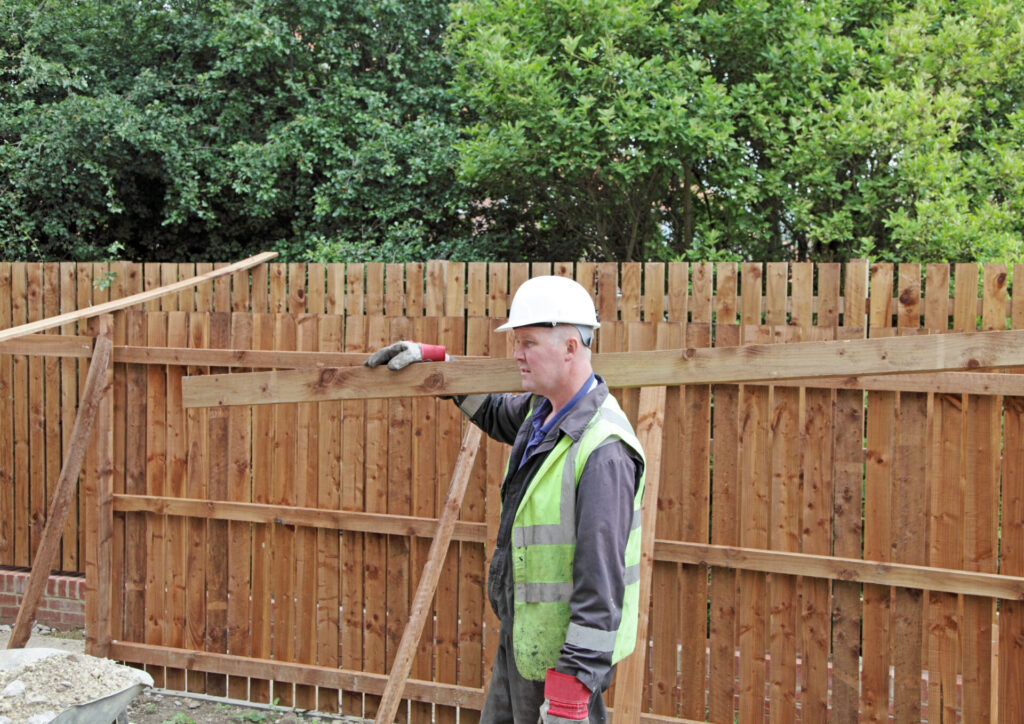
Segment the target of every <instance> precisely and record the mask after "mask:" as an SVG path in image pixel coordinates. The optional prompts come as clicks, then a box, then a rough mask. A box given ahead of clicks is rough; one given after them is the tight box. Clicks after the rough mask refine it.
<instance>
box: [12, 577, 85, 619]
mask: <svg viewBox="0 0 1024 724" xmlns="http://www.w3.org/2000/svg"><path fill="white" fill-rule="evenodd" d="M26 585H28V572H27V571H5V570H0V623H10V624H13V623H14V621H15V619H16V618H17V617H18V607H19V606H21V597H22V595H23V594H24V592H25V586H26ZM36 621H37V622H38V623H41V624H44V625H46V626H52V627H53V628H57V629H72V628H83V627H84V626H85V579H84V578H78V577H75V576H50V578H49V580H47V582H46V590H45V591H44V592H43V598H42V600H41V601H40V602H39V608H38V609H36Z"/></svg>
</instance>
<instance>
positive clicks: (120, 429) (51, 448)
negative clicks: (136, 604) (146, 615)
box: [41, 264, 124, 611]
mask: <svg viewBox="0 0 1024 724" xmlns="http://www.w3.org/2000/svg"><path fill="white" fill-rule="evenodd" d="M42 271H43V280H42V296H43V318H44V319H45V318H48V317H54V316H56V315H58V314H60V275H59V272H60V268H59V267H58V266H57V264H45V265H43V270H42ZM119 316H123V312H122V313H120V315H119ZM123 329H124V325H123V324H119V325H117V328H116V330H115V331H118V330H123ZM59 332H60V330H58V329H57V328H53V329H49V330H47V332H46V333H47V334H59ZM114 344H124V340H123V339H120V340H119V339H116V338H115V339H114ZM42 365H43V410H42V420H41V422H42V426H43V431H42V433H43V437H44V447H45V462H44V465H43V480H44V481H45V484H46V505H45V506H44V508H43V513H44V515H45V516H48V515H49V511H50V507H51V505H52V503H53V496H54V491H55V489H56V487H57V486H56V483H57V479H58V478H59V477H60V469H61V464H62V463H63V456H62V455H61V437H60V425H59V424H57V421H58V420H60V359H59V358H57V357H47V358H45V359H43V360H42ZM115 374H116V379H115V381H114V395H115V397H116V398H118V399H115V401H114V408H115V410H116V412H117V413H120V412H122V411H123V410H124V400H123V393H124V377H123V375H124V373H123V370H120V369H118V370H117V371H116V372H115ZM118 403H120V404H118ZM121 423H122V424H121V425H120V426H118V425H117V424H115V425H114V428H113V433H114V465H115V468H117V467H119V461H120V460H122V459H123V453H124V426H123V419H122V420H121ZM119 453H120V454H121V456H120V457H119ZM118 472H121V473H122V476H121V478H120V479H121V484H122V485H123V481H124V477H123V469H122V470H120V471H118V470H116V469H115V471H114V478H115V480H117V478H118V475H117V473H118ZM68 517H69V518H70V517H71V516H70V515H69V516H68ZM120 532H121V533H122V534H123V530H122V531H120ZM115 550H116V545H115ZM122 550H123V548H122ZM54 567H55V568H58V569H59V568H61V565H60V559H59V558H58V559H57V560H56V561H55V566H54ZM118 571H120V568H118ZM112 610H116V611H120V610H121V607H120V606H115V607H114V608H113V609H112Z"/></svg>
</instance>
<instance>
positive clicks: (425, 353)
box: [363, 341, 445, 370]
mask: <svg viewBox="0 0 1024 724" xmlns="http://www.w3.org/2000/svg"><path fill="white" fill-rule="evenodd" d="M444 360H445V350H444V347H443V346H442V345H440V344H420V343H419V342H408V341H403V342H395V343H394V344H391V345H388V346H387V347H382V348H381V349H378V350H377V351H376V352H374V353H373V354H372V355H370V357H369V358H368V359H367V360H366V361H365V362H363V364H364V365H366V366H367V367H377V366H378V365H382V364H384V363H385V362H387V363H388V369H390V370H400V369H402V368H403V367H407V366H409V365H411V364H412V363H413V362H444Z"/></svg>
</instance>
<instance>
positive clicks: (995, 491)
mask: <svg viewBox="0 0 1024 724" xmlns="http://www.w3.org/2000/svg"><path fill="white" fill-rule="evenodd" d="M971 266H972V268H973V269H974V275H975V286H974V289H973V290H971V289H966V290H964V291H966V292H967V294H968V295H970V296H973V297H977V293H978V292H977V276H976V275H977V266H976V265H971ZM957 276H958V277H959V276H960V271H959V269H958V271H957ZM972 291H973V294H971V292H972ZM958 293H959V289H958ZM981 312H982V313H981V320H980V321H981V329H983V330H994V329H1006V267H1005V266H1003V265H1001V264H986V265H985V267H984V278H983V284H982V309H981ZM970 328H971V329H975V328H976V327H975V326H974V325H973V324H971V325H970ZM965 398H966V403H967V429H966V433H965V434H966V440H965V442H966V450H965V457H966V459H965V463H966V467H965V472H966V480H965V497H964V523H965V527H964V567H965V568H966V569H967V570H970V571H979V572H983V573H995V572H996V557H997V553H998V546H999V543H998V537H997V536H998V530H999V513H998V510H999V459H1000V453H1001V451H1000V445H999V443H998V440H999V438H1000V435H1001V434H1002V430H1001V416H1002V399H1001V398H1000V397H997V396H993V395H968V396H965ZM963 606H964V630H965V631H970V632H972V633H973V634H974V635H971V636H965V637H964V639H963V641H964V644H963V657H964V660H963V672H964V673H963V703H962V708H961V715H962V716H963V717H964V719H965V720H968V719H969V720H970V721H978V722H987V721H991V720H992V713H993V707H992V693H993V681H992V668H991V662H992V655H993V653H994V651H993V648H992V627H993V623H994V619H995V601H994V600H993V599H991V598H983V597H979V596H964V601H963Z"/></svg>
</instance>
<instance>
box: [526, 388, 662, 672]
mask: <svg viewBox="0 0 1024 724" xmlns="http://www.w3.org/2000/svg"><path fill="white" fill-rule="evenodd" d="M531 414H532V413H531ZM612 439H617V440H622V441H623V442H624V443H626V444H627V445H628V446H629V447H631V448H633V449H634V450H635V451H636V452H637V454H638V455H640V457H641V459H643V450H642V449H641V448H640V441H639V440H637V438H636V435H635V434H634V432H633V428H632V426H631V425H630V424H629V421H628V420H627V419H626V416H625V414H624V413H623V412H622V408H620V407H619V404H618V402H616V400H615V398H614V397H612V396H611V395H608V397H607V398H606V399H605V400H604V402H603V403H602V404H601V406H600V407H599V408H598V410H597V412H596V413H595V414H594V417H593V418H591V420H590V422H589V423H587V427H586V429H585V430H584V431H583V434H582V435H581V436H580V439H579V441H577V442H573V440H572V438H570V437H569V436H568V435H563V436H562V439H561V440H559V441H558V443H557V444H556V445H555V447H554V448H552V449H551V451H550V452H549V453H548V455H547V457H546V458H545V460H544V462H543V463H542V464H541V467H540V469H539V470H538V471H537V473H536V474H535V475H534V477H533V480H532V481H531V482H530V486H529V487H528V488H527V489H526V492H525V493H524V495H523V499H522V501H521V502H520V504H519V508H518V509H517V511H516V515H515V519H514V521H513V523H512V578H513V582H514V585H515V596H514V601H515V603H514V609H513V629H512V642H513V643H512V647H513V651H514V652H515V658H516V667H517V668H518V669H519V672H520V673H521V674H522V675H523V677H524V678H526V679H531V680H534V681H541V680H543V679H544V677H545V674H546V672H547V670H548V668H550V667H553V666H554V665H555V664H556V662H557V661H558V657H559V655H560V652H561V649H562V645H563V644H564V643H565V642H566V641H569V642H570V643H575V644H578V645H580V646H584V647H586V648H588V649H591V650H593V651H604V652H610V653H611V655H612V663H613V664H614V663H616V662H618V661H619V660H621V659H622V658H623V657H625V656H627V655H628V654H629V653H630V652H631V651H632V650H633V647H634V646H635V645H636V629H637V616H638V612H639V599H640V501H641V499H642V498H643V493H644V477H643V476H641V478H640V485H639V486H638V488H637V491H636V494H635V495H634V497H633V524H632V527H631V528H630V532H629V538H628V539H627V543H626V553H625V566H626V572H625V584H626V586H625V595H624V596H623V601H622V619H621V621H620V623H619V628H618V630H617V631H601V630H598V629H593V628H586V627H583V626H578V625H575V624H574V625H573V626H571V627H570V625H569V598H570V596H571V595H572V589H573V579H572V563H573V557H574V555H575V552H576V486H577V485H578V484H579V480H580V475H581V474H582V472H583V466H584V465H585V464H586V462H587V458H588V457H589V456H590V454H591V453H592V452H593V451H594V450H596V449H597V448H598V447H600V446H601V445H602V444H604V443H605V442H607V441H609V440H612ZM644 464H645V468H646V461H645V463H644Z"/></svg>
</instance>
